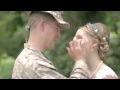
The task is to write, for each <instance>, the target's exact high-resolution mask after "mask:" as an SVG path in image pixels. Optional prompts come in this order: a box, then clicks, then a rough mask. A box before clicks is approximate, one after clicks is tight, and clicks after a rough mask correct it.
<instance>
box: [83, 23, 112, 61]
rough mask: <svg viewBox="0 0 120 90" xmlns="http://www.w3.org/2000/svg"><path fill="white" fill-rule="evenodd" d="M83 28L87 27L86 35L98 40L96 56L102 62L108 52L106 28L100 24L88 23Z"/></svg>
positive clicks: (108, 33)
mask: <svg viewBox="0 0 120 90" xmlns="http://www.w3.org/2000/svg"><path fill="white" fill-rule="evenodd" d="M85 27H87V33H89V34H90V35H92V36H94V37H97V38H98V39H99V40H100V43H99V47H98V54H99V56H100V58H101V59H102V60H104V59H105V57H106V56H107V54H108V51H109V42H110V32H109V30H108V28H107V27H106V26H105V25H104V24H102V23H94V24H90V23H88V24H86V25H85Z"/></svg>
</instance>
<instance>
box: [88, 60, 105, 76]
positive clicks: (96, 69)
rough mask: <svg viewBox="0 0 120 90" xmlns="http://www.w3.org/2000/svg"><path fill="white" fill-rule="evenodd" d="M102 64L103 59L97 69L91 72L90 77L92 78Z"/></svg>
mask: <svg viewBox="0 0 120 90" xmlns="http://www.w3.org/2000/svg"><path fill="white" fill-rule="evenodd" d="M102 64H103V61H101V62H100V63H99V65H98V66H97V68H96V69H95V71H94V72H93V73H92V74H91V76H90V78H92V77H93V75H94V74H95V73H96V72H97V71H98V70H99V69H100V67H101V65H102Z"/></svg>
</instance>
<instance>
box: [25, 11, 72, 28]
mask: <svg viewBox="0 0 120 90" xmlns="http://www.w3.org/2000/svg"><path fill="white" fill-rule="evenodd" d="M25 12H26V13H27V15H28V16H30V14H31V13H32V11H25ZM41 12H46V13H49V14H51V15H52V16H53V17H54V18H55V19H56V21H57V22H58V23H59V25H60V27H61V29H69V28H70V24H69V23H68V22H66V21H64V20H63V18H62V14H63V11H41Z"/></svg>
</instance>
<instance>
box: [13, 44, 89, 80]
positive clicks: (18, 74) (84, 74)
mask: <svg viewBox="0 0 120 90" xmlns="http://www.w3.org/2000/svg"><path fill="white" fill-rule="evenodd" d="M24 46H25V47H24V49H23V51H22V52H21V54H20V55H19V56H18V58H17V59H16V61H15V64H14V68H13V73H12V79H69V78H70V79H88V78H89V70H88V68H87V65H86V63H84V62H83V61H77V62H76V63H75V65H74V68H73V70H72V72H71V75H70V77H69V78H67V77H65V76H63V75H61V74H60V73H58V71H57V69H56V68H55V67H54V66H53V64H52V62H51V61H50V60H48V59H47V58H46V57H45V56H44V55H43V53H41V52H39V50H37V49H36V48H34V47H33V46H31V45H28V44H25V45H24Z"/></svg>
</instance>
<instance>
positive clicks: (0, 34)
mask: <svg viewBox="0 0 120 90" xmlns="http://www.w3.org/2000/svg"><path fill="white" fill-rule="evenodd" d="M63 17H64V19H65V20H66V21H68V22H69V23H70V24H71V29H69V30H64V31H62V32H61V33H62V37H61V38H60V39H59V41H58V42H57V45H56V47H55V48H54V49H53V50H51V51H47V52H46V53H45V54H46V55H47V56H48V58H50V59H51V60H52V62H53V63H54V65H55V66H56V67H57V68H58V70H59V72H60V73H61V74H63V75H65V76H66V77H69V74H70V72H71V70H72V67H73V64H74V62H73V60H72V59H71V58H70V57H69V55H68V53H67V50H66V47H67V46H68V45H69V41H71V40H72V38H73V36H74V35H75V33H76V31H77V29H78V27H79V26H81V25H85V24H86V23H88V22H91V23H94V22H102V23H104V24H106V25H107V26H108V28H109V30H110V32H111V42H110V43H111V45H110V52H109V55H108V57H107V58H106V60H105V61H104V62H105V63H106V64H107V65H108V66H110V67H111V68H112V69H113V70H114V71H115V72H116V73H117V75H118V77H120V59H119V58H120V54H119V50H120V47H119V46H120V41H119V40H120V39H119V38H120V11H65V12H64V15H63ZM26 25H27V15H26V14H25V13H24V11H0V79H10V78H11V74H12V69H13V65H14V61H15V58H16V57H17V55H18V54H19V53H20V52H21V50H22V49H23V46H24V43H25V37H24V35H25V27H26Z"/></svg>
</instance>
